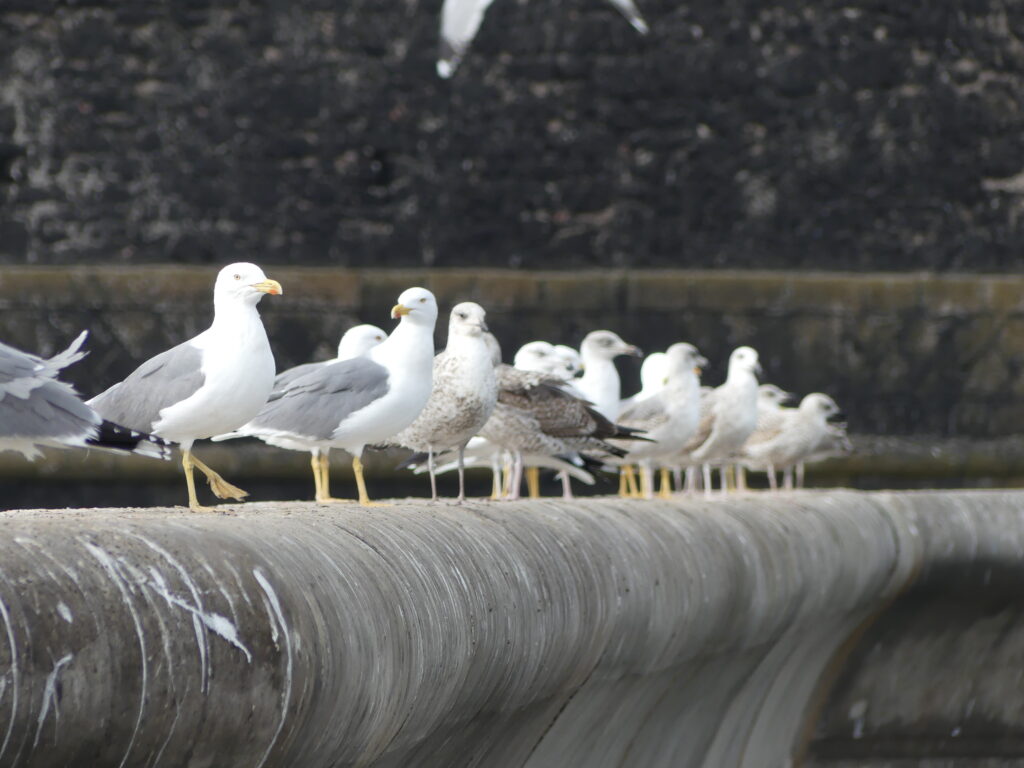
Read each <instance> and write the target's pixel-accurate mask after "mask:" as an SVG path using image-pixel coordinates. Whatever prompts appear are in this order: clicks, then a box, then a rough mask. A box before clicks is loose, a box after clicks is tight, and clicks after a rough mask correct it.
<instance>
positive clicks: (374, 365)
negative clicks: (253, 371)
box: [220, 288, 437, 506]
mask: <svg viewBox="0 0 1024 768" xmlns="http://www.w3.org/2000/svg"><path fill="white" fill-rule="evenodd" d="M391 316H392V317H393V318H401V321H400V322H399V323H398V327H397V328H395V330H394V331H392V333H391V335H390V336H389V337H388V338H387V340H385V341H384V342H382V343H381V344H378V345H377V346H375V347H373V348H372V349H371V350H370V351H369V352H367V353H366V354H364V355H362V356H361V357H353V358H350V359H348V360H342V361H340V362H337V363H333V364H331V365H322V366H318V367H317V368H316V370H314V371H312V372H310V373H307V374H305V375H304V376H300V377H298V378H296V379H292V380H291V381H289V382H288V383H287V384H286V385H285V386H284V387H283V388H282V389H280V390H277V391H275V392H274V393H273V394H272V395H271V396H270V399H269V400H268V401H267V404H266V405H265V406H264V407H263V409H262V410H261V411H260V412H259V413H258V414H257V415H256V416H255V418H252V419H251V420H250V421H249V422H248V423H246V424H245V426H244V427H242V428H240V429H238V430H236V431H235V432H232V433H231V434H227V435H223V436H220V438H221V439H228V438H230V437H244V436H249V437H258V438H260V439H261V440H265V441H267V442H271V439H273V440H275V441H281V440H287V441H288V443H289V444H290V447H294V449H295V450H304V451H312V450H313V449H319V450H320V452H321V455H323V456H325V457H326V455H327V451H329V450H330V449H331V448H341V449H343V450H345V451H348V452H349V453H350V454H352V469H353V471H354V472H355V476H356V485H357V487H358V490H359V503H360V504H362V505H363V506H377V505H376V504H375V503H374V502H372V501H370V497H369V495H368V494H367V492H366V481H365V480H364V478H363V462H362V454H363V448H364V447H366V446H367V445H373V444H383V443H386V442H388V441H389V439H390V438H392V437H394V436H395V435H396V434H398V433H399V432H401V431H402V430H403V429H405V428H406V427H407V426H409V425H410V424H411V423H412V422H413V420H414V419H415V418H416V417H417V416H419V414H420V411H422V410H423V406H424V405H426V403H427V399H428V398H429V397H430V391H431V382H432V379H433V377H432V370H433V365H434V324H435V322H436V321H437V301H436V300H435V299H434V294H432V293H431V292H430V291H428V290H427V289H426V288H409V289H407V290H406V291H404V292H403V293H402V295H401V296H399V297H398V303H397V304H396V305H395V306H394V307H392V309H391ZM328 469H329V467H328V465H327V462H326V461H323V463H322V465H321V469H320V470H319V471H318V470H317V467H316V466H315V465H314V467H313V480H314V482H315V484H316V488H317V498H318V499H319V500H320V501H341V500H340V499H332V498H331V497H329V496H328V495H327V494H326V493H325V492H324V491H325V490H326V483H327V482H328V480H329V478H328V477H327V474H328Z"/></svg>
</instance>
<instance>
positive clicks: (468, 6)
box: [437, 0, 650, 78]
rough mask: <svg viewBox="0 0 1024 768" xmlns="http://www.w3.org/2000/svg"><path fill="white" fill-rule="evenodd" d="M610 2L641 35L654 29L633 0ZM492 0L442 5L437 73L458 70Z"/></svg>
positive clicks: (443, 74) (449, 1) (445, 74)
mask: <svg viewBox="0 0 1024 768" xmlns="http://www.w3.org/2000/svg"><path fill="white" fill-rule="evenodd" d="M608 1H609V2H610V3H611V4H612V5H613V6H615V8H616V10H618V12H619V13H621V14H622V15H623V16H625V17H626V20H627V21H628V22H629V23H630V25H632V27H633V29H635V30H636V31H637V32H639V33H640V34H641V35H646V34H647V33H648V32H649V31H650V28H649V27H648V26H647V22H646V21H644V18H643V16H641V15H640V10H639V9H638V8H637V7H636V4H635V3H634V2H633V0H608ZM492 2H493V0H444V5H443V6H442V7H441V52H440V55H439V56H438V60H437V74H438V75H439V76H440V77H443V78H449V77H451V76H452V75H453V74H454V73H455V69H456V67H458V66H459V62H460V61H462V57H463V56H464V55H465V53H466V51H467V50H468V49H469V46H470V43H472V42H473V38H474V37H476V33H477V30H478V29H480V24H481V22H483V20H484V14H485V13H486V12H487V9H488V8H489V7H490V5H491V3H492Z"/></svg>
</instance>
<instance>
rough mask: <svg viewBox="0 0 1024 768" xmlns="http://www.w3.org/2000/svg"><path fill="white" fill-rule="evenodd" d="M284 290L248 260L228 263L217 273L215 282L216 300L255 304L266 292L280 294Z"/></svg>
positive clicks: (214, 296) (214, 298)
mask: <svg viewBox="0 0 1024 768" xmlns="http://www.w3.org/2000/svg"><path fill="white" fill-rule="evenodd" d="M283 292H284V291H282V290H281V284H280V283H279V282H277V280H268V279H267V276H266V275H264V274H263V270H262V269H260V268H259V267H257V266H256V265H255V264H250V263H249V262H247V261H240V262H237V263H235V264H228V265H227V266H226V267H224V268H223V269H222V270H221V271H220V272H218V273H217V282H215V283H214V284H213V300H214V302H219V301H225V300H226V301H239V302H243V303H245V304H250V305H255V304H256V303H258V302H259V300H260V299H262V298H263V294H265V293H269V294H271V295H272V296H280V295H281V294H282V293H283Z"/></svg>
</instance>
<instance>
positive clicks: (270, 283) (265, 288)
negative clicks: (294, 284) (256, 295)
mask: <svg viewBox="0 0 1024 768" xmlns="http://www.w3.org/2000/svg"><path fill="white" fill-rule="evenodd" d="M252 287H253V288H255V289H256V290H257V291H259V292H260V293H269V294H270V295H271V296H280V295H281V294H282V293H284V289H283V288H281V284H280V283H279V282H277V280H264V281H263V282H262V283H253V284H252Z"/></svg>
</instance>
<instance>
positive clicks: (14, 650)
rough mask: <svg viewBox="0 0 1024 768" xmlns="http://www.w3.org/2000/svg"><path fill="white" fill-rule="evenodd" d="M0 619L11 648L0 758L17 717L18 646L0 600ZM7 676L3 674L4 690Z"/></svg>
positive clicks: (9, 618)
mask: <svg viewBox="0 0 1024 768" xmlns="http://www.w3.org/2000/svg"><path fill="white" fill-rule="evenodd" d="M0 617H2V618H3V620H4V630H5V631H6V633H7V643H8V645H10V647H11V669H10V672H11V720H10V722H9V723H7V732H6V733H5V734H4V741H3V744H0V757H3V755H4V752H6V751H7V744H8V743H9V742H10V740H11V731H13V730H14V719H15V718H16V717H17V715H18V645H17V643H16V642H15V640H14V627H12V626H11V614H10V612H9V611H8V610H7V605H6V604H5V603H4V601H3V599H2V598H0ZM6 682H7V675H6V674H4V683H5V686H4V687H5V688H6Z"/></svg>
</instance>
